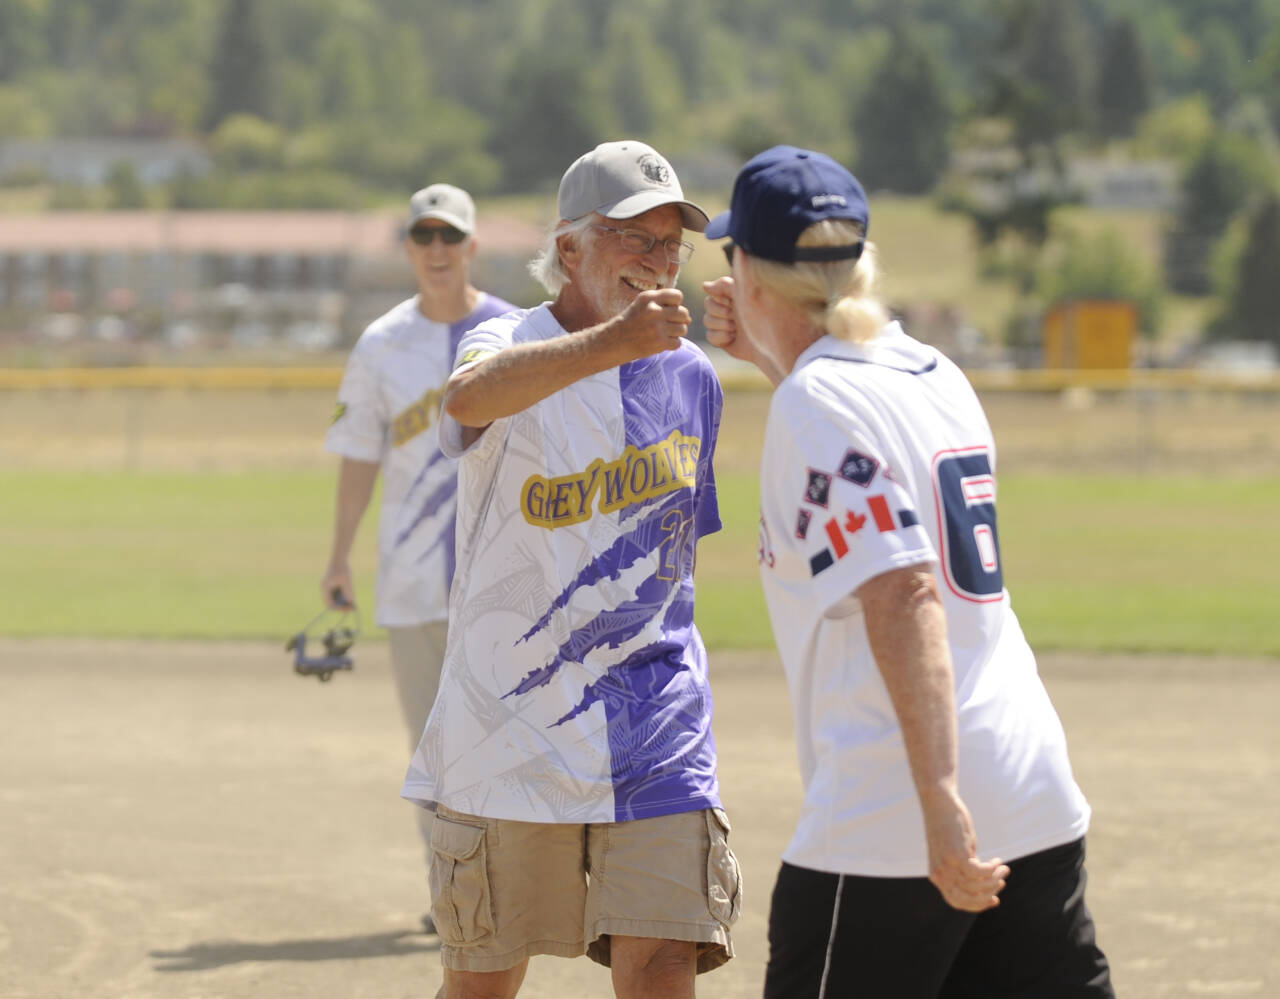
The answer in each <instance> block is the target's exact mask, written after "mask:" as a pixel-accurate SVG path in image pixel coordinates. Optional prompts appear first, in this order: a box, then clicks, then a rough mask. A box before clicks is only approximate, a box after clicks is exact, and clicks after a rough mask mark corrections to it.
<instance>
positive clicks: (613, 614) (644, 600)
mask: <svg viewBox="0 0 1280 999" xmlns="http://www.w3.org/2000/svg"><path fill="white" fill-rule="evenodd" d="M679 590H680V588H679V587H676V586H672V585H671V584H670V583H669V582H667V581H665V580H661V579H658V578H657V576H650V577H649V578H648V579H646V580H645V581H644V582H643V583H641V584H640V585H639V586H638V587H636V596H635V599H634V600H628V601H625V602H624V603H622V604H620V605H619V606H618V607H617V608H616V609H614V610H607V611H601V612H600V613H599V614H597V615H596V616H595V617H594V618H592V619H591V620H590V621H589V622H587V624H586V626H585V627H582V628H578V629H577V630H575V631H574V632H573V633H572V634H570V635H569V638H568V640H567V641H565V642H564V643H563V644H562V645H561V646H560V648H559V649H558V650H557V651H556V655H555V658H554V659H552V660H551V662H549V663H547V665H545V666H543V667H541V668H539V669H536V670H533V671H532V672H530V673H528V674H527V675H526V676H525V678H524V679H523V680H521V681H520V683H519V684H517V685H516V687H515V689H513V690H510V691H508V692H507V693H505V694H503V695H502V696H503V699H504V700H505V699H506V698H508V697H510V696H511V695H512V694H525V693H528V692H529V691H530V690H533V689H534V688H536V687H543V686H546V685H547V684H548V683H550V682H551V679H552V678H553V677H554V676H555V675H556V673H558V672H559V671H560V667H561V666H563V665H564V664H565V663H566V662H582V660H583V659H584V658H585V657H586V655H587V653H588V652H591V651H592V650H594V649H598V648H601V647H603V646H606V645H607V646H608V647H609V648H611V649H616V648H618V647H619V646H621V645H622V644H623V643H624V642H626V641H627V640H628V639H630V638H634V637H635V636H636V635H638V634H639V633H640V632H641V631H643V630H644V627H645V625H646V624H648V623H649V621H650V620H652V619H653V618H654V617H656V616H657V614H658V612H659V611H660V610H662V608H663V607H664V606H665V607H666V613H667V614H668V615H669V614H670V613H671V607H672V597H673V596H674V595H676V594H678V593H679ZM664 623H665V622H664ZM652 651H653V650H652V649H651V650H650V651H649V653H648V654H650V655H652ZM617 665H619V664H616V663H615V664H613V666H611V667H610V668H611V669H613V668H616V667H617ZM573 714H574V712H571V713H570V715H567V716H565V718H562V719H560V721H558V722H556V724H557V725H559V724H561V723H563V722H564V721H566V720H567V719H568V717H571V716H572V715H573Z"/></svg>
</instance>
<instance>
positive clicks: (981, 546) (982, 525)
mask: <svg viewBox="0 0 1280 999" xmlns="http://www.w3.org/2000/svg"><path fill="white" fill-rule="evenodd" d="M933 488H934V490H935V494H936V495H935V498H936V500H937V506H938V517H939V519H940V520H941V523H940V524H939V525H938V535H939V537H940V539H941V540H942V547H943V552H942V566H943V572H944V573H945V575H946V579H947V585H948V586H950V587H951V591H952V592H953V593H954V594H955V595H956V596H958V597H962V598H964V599H965V600H972V601H975V602H977V603H989V602H992V601H995V600H999V599H1001V597H1002V595H1003V593H1004V570H1003V569H1002V568H1001V565H1000V535H999V533H998V532H997V531H996V479H995V475H994V474H993V473H992V471H991V456H990V454H989V453H988V451H987V448H986V447H973V448H963V449H961V450H956V451H941V452H939V453H938V454H936V455H934V458H933Z"/></svg>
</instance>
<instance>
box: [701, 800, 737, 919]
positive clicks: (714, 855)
mask: <svg viewBox="0 0 1280 999" xmlns="http://www.w3.org/2000/svg"><path fill="white" fill-rule="evenodd" d="M706 816H707V835H708V838H709V839H710V841H711V842H710V846H709V847H708V849H707V908H708V909H709V910H710V912H711V915H713V916H715V917H716V919H717V920H718V921H719V922H720V923H722V924H723V925H724V926H732V925H733V924H734V923H736V922H737V921H738V916H739V915H741V913H742V868H741V867H739V866H738V858H737V857H735V856H734V855H733V851H732V850H731V849H729V816H728V815H726V814H725V812H724V809H721V808H708V809H707V810H706Z"/></svg>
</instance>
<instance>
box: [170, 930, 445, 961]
mask: <svg viewBox="0 0 1280 999" xmlns="http://www.w3.org/2000/svg"><path fill="white" fill-rule="evenodd" d="M439 949H440V941H439V940H436V939H435V938H428V937H425V936H423V935H422V933H421V932H418V931H413V930H397V931H394V932H390V933H369V934H365V935H363V936H353V937H317V938H315V939H310V940H274V941H265V942H252V943H250V942H248V941H243V940H209V941H204V942H199V943H193V944H191V945H190V946H188V947H185V948H184V949H182V950H153V951H150V952H149V953H150V956H151V957H152V958H154V959H155V966H154V969H155V970H156V971H207V970H209V969H211V968H221V967H225V966H226V965H229V964H244V963H246V962H249V961H347V960H352V959H354V958H364V957H401V956H403V955H406V954H426V953H430V952H432V951H438V950H439Z"/></svg>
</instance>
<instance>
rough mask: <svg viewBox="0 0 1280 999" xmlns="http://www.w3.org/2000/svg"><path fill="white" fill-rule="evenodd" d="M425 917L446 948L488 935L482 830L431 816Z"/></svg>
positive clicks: (489, 901)
mask: <svg viewBox="0 0 1280 999" xmlns="http://www.w3.org/2000/svg"><path fill="white" fill-rule="evenodd" d="M430 881H431V919H432V920H433V921H434V922H435V924H436V932H437V933H439V935H440V940H441V941H442V942H443V943H446V944H448V945H449V946H450V947H468V946H472V945H474V944H478V943H483V942H484V941H486V940H488V939H489V938H490V937H492V936H493V934H494V923H493V901H492V898H491V896H490V893H489V857H488V852H487V850H486V849H485V829H484V826H475V825H468V824H466V823H463V822H455V821H453V820H451V819H447V818H445V817H443V816H442V815H439V814H437V815H436V820H435V822H434V823H432V826H431V871H430Z"/></svg>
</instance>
